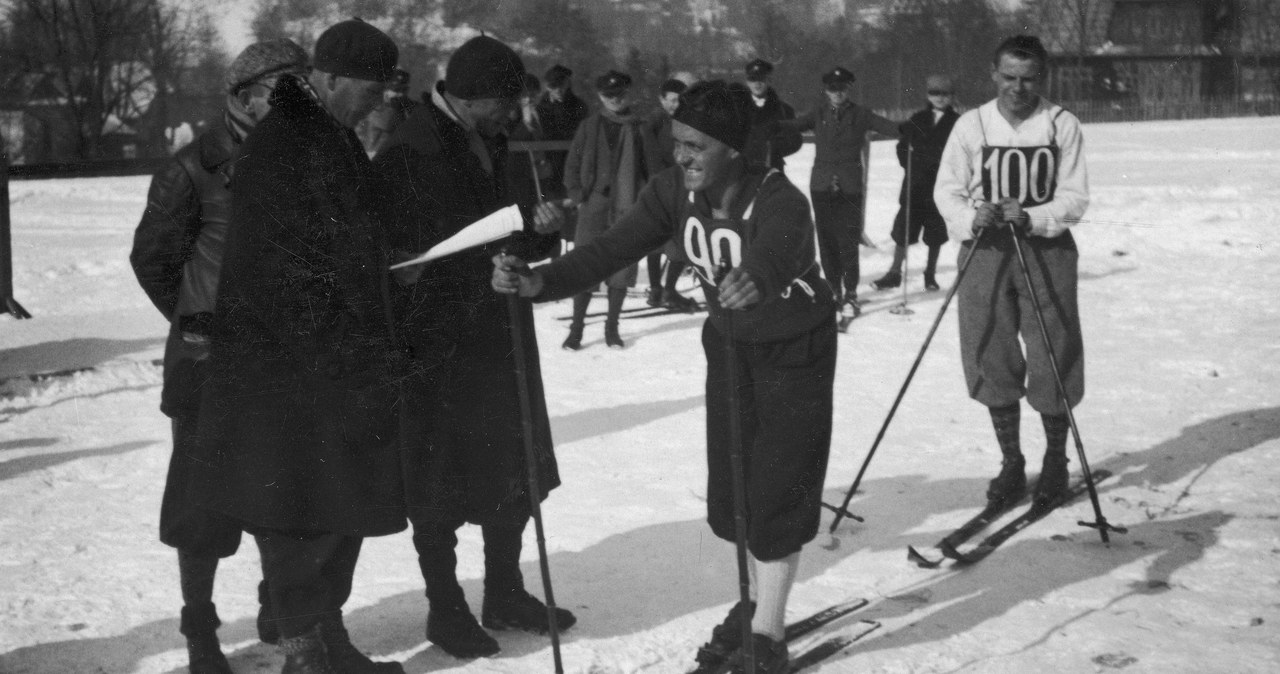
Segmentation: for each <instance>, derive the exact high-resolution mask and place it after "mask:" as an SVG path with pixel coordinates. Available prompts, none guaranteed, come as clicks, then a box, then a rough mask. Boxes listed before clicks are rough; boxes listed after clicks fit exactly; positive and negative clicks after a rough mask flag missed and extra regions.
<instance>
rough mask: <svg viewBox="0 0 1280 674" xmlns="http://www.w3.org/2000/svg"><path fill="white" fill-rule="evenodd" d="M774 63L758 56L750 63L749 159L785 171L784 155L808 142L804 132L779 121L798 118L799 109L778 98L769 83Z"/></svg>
mask: <svg viewBox="0 0 1280 674" xmlns="http://www.w3.org/2000/svg"><path fill="white" fill-rule="evenodd" d="M772 73H773V64H772V63H769V62H768V61H766V60H764V59H755V60H754V61H752V62H750V63H748V64H747V67H746V74H747V88H748V89H750V90H751V102H752V103H754V104H755V105H754V106H752V119H751V136H750V137H749V138H748V139H747V161H750V162H753V163H757V164H760V165H762V166H768V167H770V168H775V169H778V170H779V171H781V170H782V169H783V167H784V166H786V161H784V160H783V157H785V156H787V155H790V154H794V153H795V152H796V151H797V150H799V149H800V147H801V146H802V145H803V144H804V139H803V137H801V135H800V132H799V131H796V130H795V129H788V128H784V127H782V126H781V125H780V124H779V122H782V121H784V120H789V119H795V118H796V111H795V109H794V108H792V107H791V106H790V105H787V104H786V103H784V102H783V101H782V99H781V98H778V92H776V91H774V89H773V87H771V86H769V75H770V74H772Z"/></svg>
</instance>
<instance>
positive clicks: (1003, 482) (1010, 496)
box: [987, 456, 1027, 508]
mask: <svg viewBox="0 0 1280 674" xmlns="http://www.w3.org/2000/svg"><path fill="white" fill-rule="evenodd" d="M1026 471H1027V462H1026V460H1025V459H1023V458H1022V457H1021V456H1017V457H1010V456H1006V457H1005V458H1004V461H1002V462H1001V463H1000V474H999V475H997V476H996V479H994V480H992V481H991V483H990V484H988V485H987V507H988V508H1004V507H1008V506H1011V505H1013V504H1015V503H1017V502H1018V501H1019V500H1021V499H1022V497H1023V496H1026V495H1027V472H1026Z"/></svg>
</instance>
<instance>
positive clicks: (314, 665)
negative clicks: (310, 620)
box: [279, 625, 339, 674]
mask: <svg viewBox="0 0 1280 674" xmlns="http://www.w3.org/2000/svg"><path fill="white" fill-rule="evenodd" d="M279 648H280V652H281V653H282V654H284V667H283V668H282V669H281V670H280V674H339V672H338V670H336V669H334V668H333V665H332V664H330V662H329V654H328V653H327V652H326V651H325V648H324V640H323V639H322V638H321V636H320V626H319V625H316V626H315V628H313V629H312V630H311V631H309V632H307V633H305V634H302V635H299V636H296V637H284V636H281V638H280V644H279Z"/></svg>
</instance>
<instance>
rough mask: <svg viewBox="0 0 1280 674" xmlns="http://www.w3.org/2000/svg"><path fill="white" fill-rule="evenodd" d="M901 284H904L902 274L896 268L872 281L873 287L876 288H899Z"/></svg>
mask: <svg viewBox="0 0 1280 674" xmlns="http://www.w3.org/2000/svg"><path fill="white" fill-rule="evenodd" d="M900 285H902V274H901V273H900V272H899V271H898V270H896V269H893V270H890V271H889V272H888V273H887V274H885V275H884V276H881V277H880V278H878V279H876V280H874V281H872V282H871V287H873V288H875V289H876V290H888V289H890V288H897V287H898V286H900Z"/></svg>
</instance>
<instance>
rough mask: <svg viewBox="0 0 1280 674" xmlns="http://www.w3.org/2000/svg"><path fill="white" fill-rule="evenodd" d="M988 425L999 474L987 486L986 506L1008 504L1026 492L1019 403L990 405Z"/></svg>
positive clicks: (1015, 501)
mask: <svg viewBox="0 0 1280 674" xmlns="http://www.w3.org/2000/svg"><path fill="white" fill-rule="evenodd" d="M990 412H991V425H992V427H993V428H995V431H996V441H997V442H998V443H1000V454H1001V455H1003V457H1004V458H1003V460H1002V461H1001V463H1000V474H999V475H997V476H996V479H994V480H992V481H991V483H990V484H989V485H988V486H987V507H989V508H995V507H1008V506H1011V505H1013V504H1014V503H1017V502H1018V501H1019V500H1020V499H1021V498H1022V497H1023V496H1025V495H1026V493H1027V473H1026V467H1027V462H1026V460H1025V459H1023V458H1022V445H1021V441H1020V432H1021V430H1020V426H1021V423H1022V406H1021V405H1020V404H1019V403H1014V404H1012V405H1008V406H1005V407H992V408H990Z"/></svg>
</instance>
